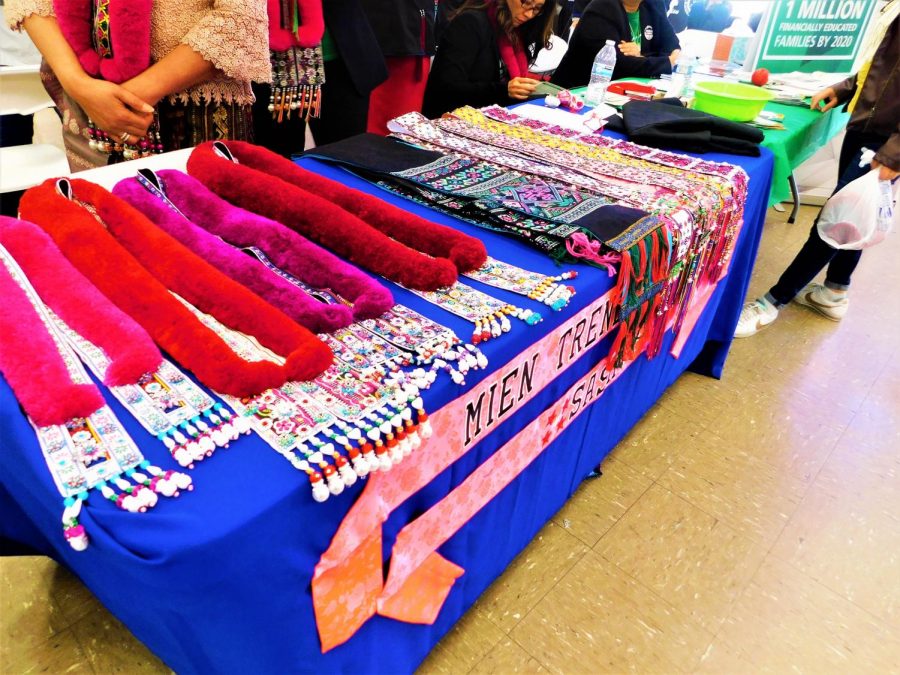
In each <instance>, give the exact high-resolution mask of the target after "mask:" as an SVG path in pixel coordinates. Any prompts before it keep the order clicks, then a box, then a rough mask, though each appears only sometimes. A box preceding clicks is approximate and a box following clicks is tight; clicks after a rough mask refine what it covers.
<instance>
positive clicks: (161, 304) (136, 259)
mask: <svg viewBox="0 0 900 675" xmlns="http://www.w3.org/2000/svg"><path fill="white" fill-rule="evenodd" d="M59 184H60V188H61V189H62V190H64V191H65V190H69V194H70V195H72V196H73V199H77V200H78V202H80V203H78V202H76V201H73V199H69V198H67V197H66V196H63V194H61V193H60V191H58V190H57V182H56V181H55V180H49V181H46V182H44V183H43V184H41V185H39V186H37V187H34V188H31V189H30V190H28V191H27V192H26V193H25V195H23V197H22V201H21V203H20V206H19V208H20V212H21V213H22V215H23V216H25V217H26V218H28V219H29V220H32V221H34V222H35V223H37V224H38V225H40V226H41V227H42V228H43V229H44V230H45V231H46V232H47V233H48V234H49V235H50V236H51V237H52V238H53V239H54V241H55V242H56V244H57V246H59V248H60V250H61V251H62V252H63V254H64V255H65V256H66V257H67V258H68V259H69V261H70V262H71V263H72V264H73V265H74V266H75V267H76V268H78V269H79V270H80V271H81V272H82V273H83V274H84V275H85V276H86V277H88V279H90V280H91V281H92V282H93V283H94V285H96V286H97V288H98V289H99V290H100V291H101V292H102V293H104V294H105V295H106V296H107V297H108V298H109V299H110V300H112V301H113V302H114V303H115V304H116V305H118V306H119V308H121V309H122V310H123V311H124V312H125V313H126V314H128V315H130V316H131V317H132V318H133V319H135V320H136V321H137V322H138V323H139V324H141V325H142V326H143V327H144V328H145V329H146V330H147V332H148V333H150V335H151V336H152V337H153V339H154V340H155V341H156V343H157V344H158V345H159V346H160V347H162V348H163V349H165V350H166V351H167V352H168V353H169V354H171V355H172V356H173V357H174V358H175V359H176V360H177V361H178V362H180V363H181V364H182V365H183V366H185V367H186V368H189V369H190V370H192V371H193V372H194V374H195V375H196V376H197V378H198V379H199V380H200V381H201V382H203V383H204V384H206V385H207V386H209V387H211V388H212V389H215V390H216V391H218V392H220V393H223V394H231V395H234V396H249V395H252V394H255V393H259V392H261V391H264V390H266V389H269V388H272V387H277V386H280V385H282V384H284V382H286V381H288V380H305V379H310V378H312V377H315V376H316V375H318V374H319V373H321V372H322V371H323V370H325V369H326V368H327V367H328V366H329V365H330V363H331V359H332V355H331V351H330V350H329V349H328V347H327V346H326V345H325V344H324V343H322V342H321V341H319V340H318V338H316V337H315V336H314V335H312V333H310V332H309V331H307V330H306V329H304V328H302V327H301V326H298V325H297V324H295V323H294V322H293V321H291V320H290V319H289V318H288V317H286V316H285V315H284V314H282V313H281V312H280V311H278V310H277V309H275V308H274V307H272V306H271V305H269V304H267V303H265V302H264V301H263V300H261V299H260V298H259V297H257V296H256V295H254V294H253V293H251V292H250V291H248V290H247V289H246V288H244V287H243V286H241V285H240V284H237V283H236V282H234V281H232V280H231V279H229V278H228V277H226V276H225V275H223V274H222V273H220V272H219V271H218V270H216V269H215V268H213V267H212V266H210V265H209V264H208V263H206V262H205V261H203V260H202V259H200V258H199V257H197V256H196V255H194V254H193V253H191V251H190V250H188V249H187V248H185V247H184V246H183V245H182V244H180V243H178V242H177V241H176V240H174V239H173V238H172V237H170V236H169V235H168V234H166V233H165V232H163V231H162V230H160V229H158V228H157V227H156V226H155V225H153V223H151V222H150V221H149V220H147V219H146V218H145V217H144V216H143V215H142V214H141V213H140V212H139V211H137V210H135V209H134V208H133V207H131V206H130V205H128V204H127V203H125V202H124V201H122V200H121V199H118V198H117V197H114V196H113V195H112V194H110V193H109V192H107V191H106V190H104V189H103V188H101V187H99V186H97V185H94V184H93V183H89V182H87V181H84V180H78V179H74V180H72V181H68V180H65V179H63V180H60V181H59ZM82 204H85V205H88V206H90V207H91V208H92V209H93V210H94V211H95V212H96V214H97V218H95V217H94V216H93V215H92V214H91V213H90V212H89V211H88V210H87V208H86V207H85V206H82ZM98 219H99V221H100V222H98ZM101 223H102V224H101ZM104 225H105V226H106V227H105V228H104ZM107 228H108V230H107ZM113 235H115V238H114V236H113ZM170 289H171V291H172V292H174V293H177V294H178V295H180V296H181V297H182V298H184V299H185V300H186V301H187V302H189V303H191V304H192V305H194V306H195V307H197V308H198V309H199V310H200V311H202V312H206V313H208V314H211V315H212V316H214V317H215V318H216V319H218V320H219V321H220V322H222V323H223V324H224V325H226V326H228V327H229V328H232V329H234V330H237V331H240V332H242V333H246V334H249V335H253V336H255V337H256V338H257V339H258V340H259V342H260V343H261V344H262V345H263V346H264V347H266V348H268V349H270V350H272V351H273V352H275V353H276V354H280V355H282V356H284V357H285V358H286V361H285V363H284V365H281V366H279V365H277V364H275V363H272V362H270V361H259V362H249V361H245V360H243V359H242V358H240V357H239V356H238V355H237V354H235V353H234V352H233V351H232V350H231V349H230V348H229V347H228V346H227V345H226V344H225V343H224V342H223V341H222V340H221V339H220V338H219V337H218V336H217V335H216V334H215V333H214V332H213V331H211V330H210V329H209V328H207V327H206V326H204V325H203V324H202V323H201V322H200V321H199V320H198V319H197V318H196V317H195V316H194V315H193V314H192V313H191V312H190V311H189V310H188V309H187V308H186V307H184V305H182V304H181V303H180V302H179V301H178V300H177V299H176V298H174V297H173V296H172V295H171V294H170V293H169V290H170Z"/></svg>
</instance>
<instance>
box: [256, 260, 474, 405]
mask: <svg viewBox="0 0 900 675" xmlns="http://www.w3.org/2000/svg"><path fill="white" fill-rule="evenodd" d="M247 251H248V252H250V253H252V254H253V255H255V256H256V257H257V258H258V259H259V260H260V261H261V262H262V263H263V264H264V265H266V266H267V267H268V268H270V269H271V270H272V271H273V272H274V273H275V274H278V275H280V276H282V277H283V278H284V279H285V280H286V281H288V282H289V283H291V284H293V285H295V286H296V287H297V288H300V289H302V290H303V291H305V292H306V293H308V294H309V295H310V297H314V298H316V299H318V300H319V301H320V302H323V303H325V304H327V305H331V306H335V305H340V304H343V303H346V301H345V300H344V299H343V298H341V297H340V296H338V295H336V294H335V293H332V292H331V291H329V290H326V289H316V288H312V287H310V286H308V285H307V284H305V283H303V282H302V281H300V280H299V279H297V278H296V277H294V276H293V275H291V274H290V273H289V272H285V271H284V270H280V269H278V268H277V267H275V266H274V265H273V264H272V262H271V261H269V259H268V258H267V257H266V256H265V254H264V253H263V252H262V251H260V250H259V249H257V248H255V247H250V248H248V249H247ZM354 327H356V328H364V329H365V330H366V331H368V332H369V333H371V335H361V334H357V335H355V336H354V338H353V341H354V342H358V343H359V344H360V345H365V344H367V343H369V342H372V341H374V342H375V343H378V342H379V341H383V342H385V343H388V344H390V345H393V346H394V347H396V348H397V349H399V350H400V352H399V353H396V356H394V357H392V358H383V359H381V360H380V361H379V364H377V365H376V364H372V365H369V366H368V367H366V368H364V369H363V374H365V373H366V372H372V371H377V372H379V373H380V374H383V375H385V376H386V377H387V378H388V381H390V382H392V383H394V384H396V385H398V386H401V387H403V386H405V385H407V384H413V385H415V386H416V387H417V388H419V389H427V388H428V387H430V386H431V385H432V384H433V383H434V380H435V378H436V377H437V375H436V373H437V371H438V370H442V371H444V372H446V373H447V375H449V376H450V378H451V379H452V380H453V381H454V382H455V383H457V384H459V385H463V384H465V375H466V373H468V372H469V370H477V369H481V368H485V367H487V358H486V357H485V356H484V355H483V354H482V353H481V351H480V350H479V349H478V348H477V347H475V346H474V345H468V344H466V345H462V344H460V340H459V338H458V337H457V336H456V334H455V333H454V332H453V331H452V330H450V329H449V328H447V327H446V326H443V325H441V324H439V323H436V322H434V321H432V320H431V319H429V318H428V317H426V316H423V315H422V314H419V313H418V312H416V311H414V310H412V309H410V308H408V307H405V306H404V305H399V304H398V305H394V306H393V307H392V308H391V309H390V310H388V311H387V312H385V313H384V314H382V315H381V316H379V317H376V318H374V319H366V320H363V321H361V322H359V324H356V325H355V326H354ZM333 348H334V349H335V354H336V355H337V358H338V361H341V362H347V363H350V364H351V367H353V366H352V362H353V361H360V360H361V359H364V357H363V355H361V354H358V353H357V354H350V355H348V356H346V357H344V356H342V354H341V352H343V351H346V350H344V348H343V346H342V345H333ZM380 351H381V352H382V353H383V352H386V351H387V350H384V349H381V350H380ZM451 364H455V365H456V367H454V366H453V365H451ZM381 365H383V366H385V367H386V368H387V369H388V371H387V372H385V369H384V368H382V367H381ZM408 365H415V366H419V367H418V368H416V369H415V370H413V371H412V372H411V373H406V372H405V371H402V370H401V369H400V367H401V366H408ZM422 366H430V368H429V370H427V371H426V370H424V369H423V368H422ZM357 370H359V369H357Z"/></svg>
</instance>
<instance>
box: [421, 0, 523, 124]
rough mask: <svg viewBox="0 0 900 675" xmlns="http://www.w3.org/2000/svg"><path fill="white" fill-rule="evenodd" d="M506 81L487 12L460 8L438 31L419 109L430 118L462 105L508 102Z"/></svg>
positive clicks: (506, 76) (502, 103)
mask: <svg viewBox="0 0 900 675" xmlns="http://www.w3.org/2000/svg"><path fill="white" fill-rule="evenodd" d="M508 81H509V77H508V75H507V73H506V68H505V67H504V66H503V62H502V61H501V60H500V50H499V48H498V47H497V36H496V35H495V33H494V29H493V27H492V26H491V23H490V21H489V20H488V16H487V12H486V11H484V10H470V11H466V12H463V13H462V14H460V15H459V16H457V17H455V18H454V19H453V20H452V21H451V22H450V23H449V24H448V25H447V27H446V28H445V29H444V31H443V33H442V34H441V40H440V43H439V44H438V49H437V54H436V55H435V57H434V63H433V64H432V65H431V73H430V74H429V75H428V84H427V85H426V87H425V101H424V104H423V105H422V112H423V113H424V114H425V116H426V117H432V118H433V117H440V116H441V115H443V114H444V113H445V112H448V111H450V110H453V109H454V108H458V107H460V106H463V105H471V106H475V107H482V106H486V105H492V104H495V103H496V104H498V105H509V104H510V103H512V100H511V99H510V98H509V95H508V94H507V91H506V85H507V82H508Z"/></svg>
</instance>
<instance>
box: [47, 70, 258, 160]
mask: <svg viewBox="0 0 900 675" xmlns="http://www.w3.org/2000/svg"><path fill="white" fill-rule="evenodd" d="M41 80H42V82H43V84H44V88H45V89H46V90H47V93H48V94H49V95H50V98H51V99H53V102H54V103H55V104H56V110H57V113H58V114H59V116H60V119H61V120H62V126H63V142H64V143H65V147H66V157H67V159H68V160H69V168H70V169H71V170H72V171H73V172H74V171H84V170H86V169H94V168H96V167H98V166H106V165H107V164H115V163H117V162H121V161H123V159H122V156H121V155H120V154H117V153H113V154H107V153H104V152H99V151H97V150H94V149H93V148H91V147H90V145H89V141H90V137H89V135H88V128H89V125H88V118H87V115H86V114H85V112H84V110H82V108H81V106H80V105H78V103H77V102H76V101H75V100H74V99H73V98H71V97H70V96H69V95H68V94H67V93H66V92H65V90H64V89H63V88H62V85H61V84H60V83H59V80H58V79H57V77H56V75H55V74H54V73H53V71H52V70H50V68H49V66H47V64H46V62H44V63H42V64H41ZM252 107H253V106H252V105H251V104H246V105H245V104H238V103H228V102H220V103H215V102H209V103H199V104H198V103H194V102H191V101H187V102H180V101H179V102H171V101H168V100H166V99H163V100H162V101H160V102H159V103H158V104H157V107H156V109H157V116H158V120H159V132H160V136H161V138H162V144H163V149H164V151H166V152H169V151H170V150H181V149H182V148H190V147H193V146H195V145H198V144H200V143H203V142H204V141H209V140H237V141H251V142H252V141H253V117H252Z"/></svg>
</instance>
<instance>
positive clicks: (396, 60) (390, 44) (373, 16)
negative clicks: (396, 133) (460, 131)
mask: <svg viewBox="0 0 900 675" xmlns="http://www.w3.org/2000/svg"><path fill="white" fill-rule="evenodd" d="M362 5H363V10H364V11H365V13H366V16H367V17H368V19H369V23H370V24H371V26H372V30H373V31H374V32H375V37H376V38H377V39H378V44H379V46H380V47H381V53H382V55H384V57H385V63H386V66H387V70H388V79H387V81H385V82H382V83H381V84H380V85H378V86H377V87H376V88H375V89H374V91H372V97H371V99H370V100H369V123H368V131H370V132H372V133H375V134H382V135H383V134H386V133H387V123H388V121H389V120H391V119H393V118H395V117H398V116H400V115H402V114H404V113H407V112H411V111H415V112H419V111H421V110H422V100H423V98H424V97H425V85H426V83H427V82H428V71H429V68H430V65H431V57H432V56H433V55H434V51H435V46H436V42H435V21H436V19H437V12H438V0H395V1H394V2H385V0H362Z"/></svg>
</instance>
